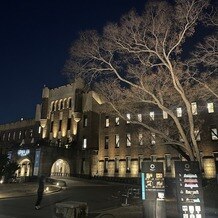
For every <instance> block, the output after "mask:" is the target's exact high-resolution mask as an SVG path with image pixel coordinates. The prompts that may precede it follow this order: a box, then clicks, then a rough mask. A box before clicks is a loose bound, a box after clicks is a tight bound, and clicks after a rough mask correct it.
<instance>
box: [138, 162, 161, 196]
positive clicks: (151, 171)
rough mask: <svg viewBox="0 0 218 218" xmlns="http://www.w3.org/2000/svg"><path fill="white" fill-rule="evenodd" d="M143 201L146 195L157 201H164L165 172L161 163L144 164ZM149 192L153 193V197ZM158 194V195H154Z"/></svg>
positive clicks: (142, 177)
mask: <svg viewBox="0 0 218 218" xmlns="http://www.w3.org/2000/svg"><path fill="white" fill-rule="evenodd" d="M141 179H142V200H145V199H146V193H147V195H149V196H153V198H155V199H159V200H161V199H164V191H165V190H164V188H165V185H164V171H163V163H161V162H142V176H141ZM149 192H153V194H152V195H150V194H149ZM154 192H156V193H154Z"/></svg>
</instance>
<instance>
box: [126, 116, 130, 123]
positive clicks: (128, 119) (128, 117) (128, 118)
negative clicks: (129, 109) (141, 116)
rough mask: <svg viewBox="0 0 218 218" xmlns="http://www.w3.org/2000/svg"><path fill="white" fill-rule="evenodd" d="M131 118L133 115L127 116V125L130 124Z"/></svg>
mask: <svg viewBox="0 0 218 218" xmlns="http://www.w3.org/2000/svg"><path fill="white" fill-rule="evenodd" d="M130 118H131V115H130V114H126V119H127V121H126V123H130Z"/></svg>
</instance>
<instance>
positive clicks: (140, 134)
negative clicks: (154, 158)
mask: <svg viewBox="0 0 218 218" xmlns="http://www.w3.org/2000/svg"><path fill="white" fill-rule="evenodd" d="M139 145H143V135H142V133H139Z"/></svg>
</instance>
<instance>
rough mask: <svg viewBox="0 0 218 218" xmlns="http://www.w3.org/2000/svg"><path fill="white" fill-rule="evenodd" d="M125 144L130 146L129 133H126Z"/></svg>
mask: <svg viewBox="0 0 218 218" xmlns="http://www.w3.org/2000/svg"><path fill="white" fill-rule="evenodd" d="M126 146H127V147H130V146H131V135H130V133H128V134H126Z"/></svg>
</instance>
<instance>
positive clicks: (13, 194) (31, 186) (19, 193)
mask: <svg viewBox="0 0 218 218" xmlns="http://www.w3.org/2000/svg"><path fill="white" fill-rule="evenodd" d="M47 187H48V188H47ZM37 188H38V183H37V182H27V183H9V184H0V199H5V198H17V197H23V196H30V195H36V192H37ZM46 188H47V190H46V191H45V194H50V193H53V192H57V191H60V190H61V188H60V187H57V186H54V185H50V184H45V189H46Z"/></svg>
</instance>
